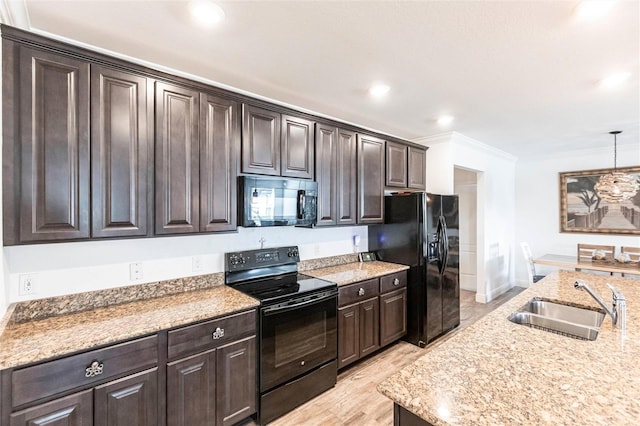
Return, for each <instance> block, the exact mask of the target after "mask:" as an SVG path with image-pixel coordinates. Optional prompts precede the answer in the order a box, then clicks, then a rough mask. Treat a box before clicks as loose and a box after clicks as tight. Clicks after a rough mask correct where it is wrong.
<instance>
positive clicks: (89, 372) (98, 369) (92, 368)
mask: <svg viewBox="0 0 640 426" xmlns="http://www.w3.org/2000/svg"><path fill="white" fill-rule="evenodd" d="M103 371H104V364H103V363H102V362H100V361H98V360H95V361H93V362H92V363H91V364H90V365H89V366H88V367H87V368H85V370H84V377H95V376H99V375H101V374H102V372H103Z"/></svg>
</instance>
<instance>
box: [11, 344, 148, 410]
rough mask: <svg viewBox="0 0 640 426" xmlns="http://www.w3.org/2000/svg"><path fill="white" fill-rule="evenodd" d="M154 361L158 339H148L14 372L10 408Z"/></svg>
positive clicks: (137, 368)
mask: <svg viewBox="0 0 640 426" xmlns="http://www.w3.org/2000/svg"><path fill="white" fill-rule="evenodd" d="M157 362H158V339H157V337H156V336H149V337H145V338H143V339H138V340H134V341H132V342H126V343H121V344H119V345H114V346H109V347H107V348H103V349H96V350H94V351H89V352H84V353H81V354H78V355H73V356H69V357H66V358H61V359H57V360H55V361H49V362H45V363H43V364H38V365H34V366H32V367H27V368H22V369H19V370H15V371H14V372H13V374H12V379H11V384H12V390H13V403H12V406H13V407H19V406H21V405H23V404H27V403H29V402H32V401H36V400H38V399H40V398H44V397H49V396H52V395H55V394H57V393H60V392H65V391H68V390H71V389H74V388H78V387H82V386H86V385H89V384H92V383H97V382H102V381H104V380H105V379H108V378H111V377H117V376H120V375H123V374H125V373H128V372H132V371H135V370H142V369H143V368H146V367H150V366H153V365H155V364H156V363H157Z"/></svg>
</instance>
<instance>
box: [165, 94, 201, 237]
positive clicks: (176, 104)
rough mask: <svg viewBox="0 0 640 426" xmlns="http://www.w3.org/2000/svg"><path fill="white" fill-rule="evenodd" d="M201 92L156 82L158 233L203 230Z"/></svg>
mask: <svg viewBox="0 0 640 426" xmlns="http://www.w3.org/2000/svg"><path fill="white" fill-rule="evenodd" d="M199 107H200V93H199V92H198V91H197V90H193V89H190V88H186V87H181V86H175V85H171V84H167V83H161V82H157V83H156V123H155V124H156V170H155V172H156V179H155V182H156V188H155V189H156V191H155V192H156V229H155V232H156V234H181V233H188V232H198V231H199V230H200V204H199V199H200V197H199V191H200V185H199V171H200V166H199V151H200V150H199V134H198V129H199V125H198V123H199V119H200V115H199Z"/></svg>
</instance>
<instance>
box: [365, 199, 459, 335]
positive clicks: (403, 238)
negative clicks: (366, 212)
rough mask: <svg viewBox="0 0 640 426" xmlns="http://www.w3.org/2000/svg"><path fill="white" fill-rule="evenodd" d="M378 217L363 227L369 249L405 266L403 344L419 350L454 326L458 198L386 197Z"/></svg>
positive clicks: (457, 279) (457, 307) (457, 283)
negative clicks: (379, 222)
mask: <svg viewBox="0 0 640 426" xmlns="http://www.w3.org/2000/svg"><path fill="white" fill-rule="evenodd" d="M384 217H385V219H384V225H373V226H369V249H370V250H371V251H375V252H376V254H377V256H378V259H380V260H383V261H387V262H393V263H399V264H403V265H407V266H409V270H408V271H407V272H408V274H407V334H406V336H405V338H404V340H406V341H407V342H409V343H413V344H414V345H418V346H421V347H423V346H425V345H426V344H427V343H429V342H431V341H432V340H434V339H435V338H437V337H438V336H441V335H443V334H444V333H446V332H447V331H449V330H451V329H453V328H455V327H457V326H458V325H459V324H460V278H459V277H460V274H459V255H458V247H459V239H458V238H459V237H458V231H459V226H458V196H457V195H438V194H429V193H425V192H413V193H407V194H398V195H389V196H386V197H385V199H384Z"/></svg>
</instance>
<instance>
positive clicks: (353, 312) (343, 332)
mask: <svg viewBox="0 0 640 426" xmlns="http://www.w3.org/2000/svg"><path fill="white" fill-rule="evenodd" d="M358 358H360V305H358V304H355V305H350V306H345V307H344V308H340V309H338V368H342V367H345V366H347V365H349V364H351V363H352V362H354V361H356V360H357V359H358Z"/></svg>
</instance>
